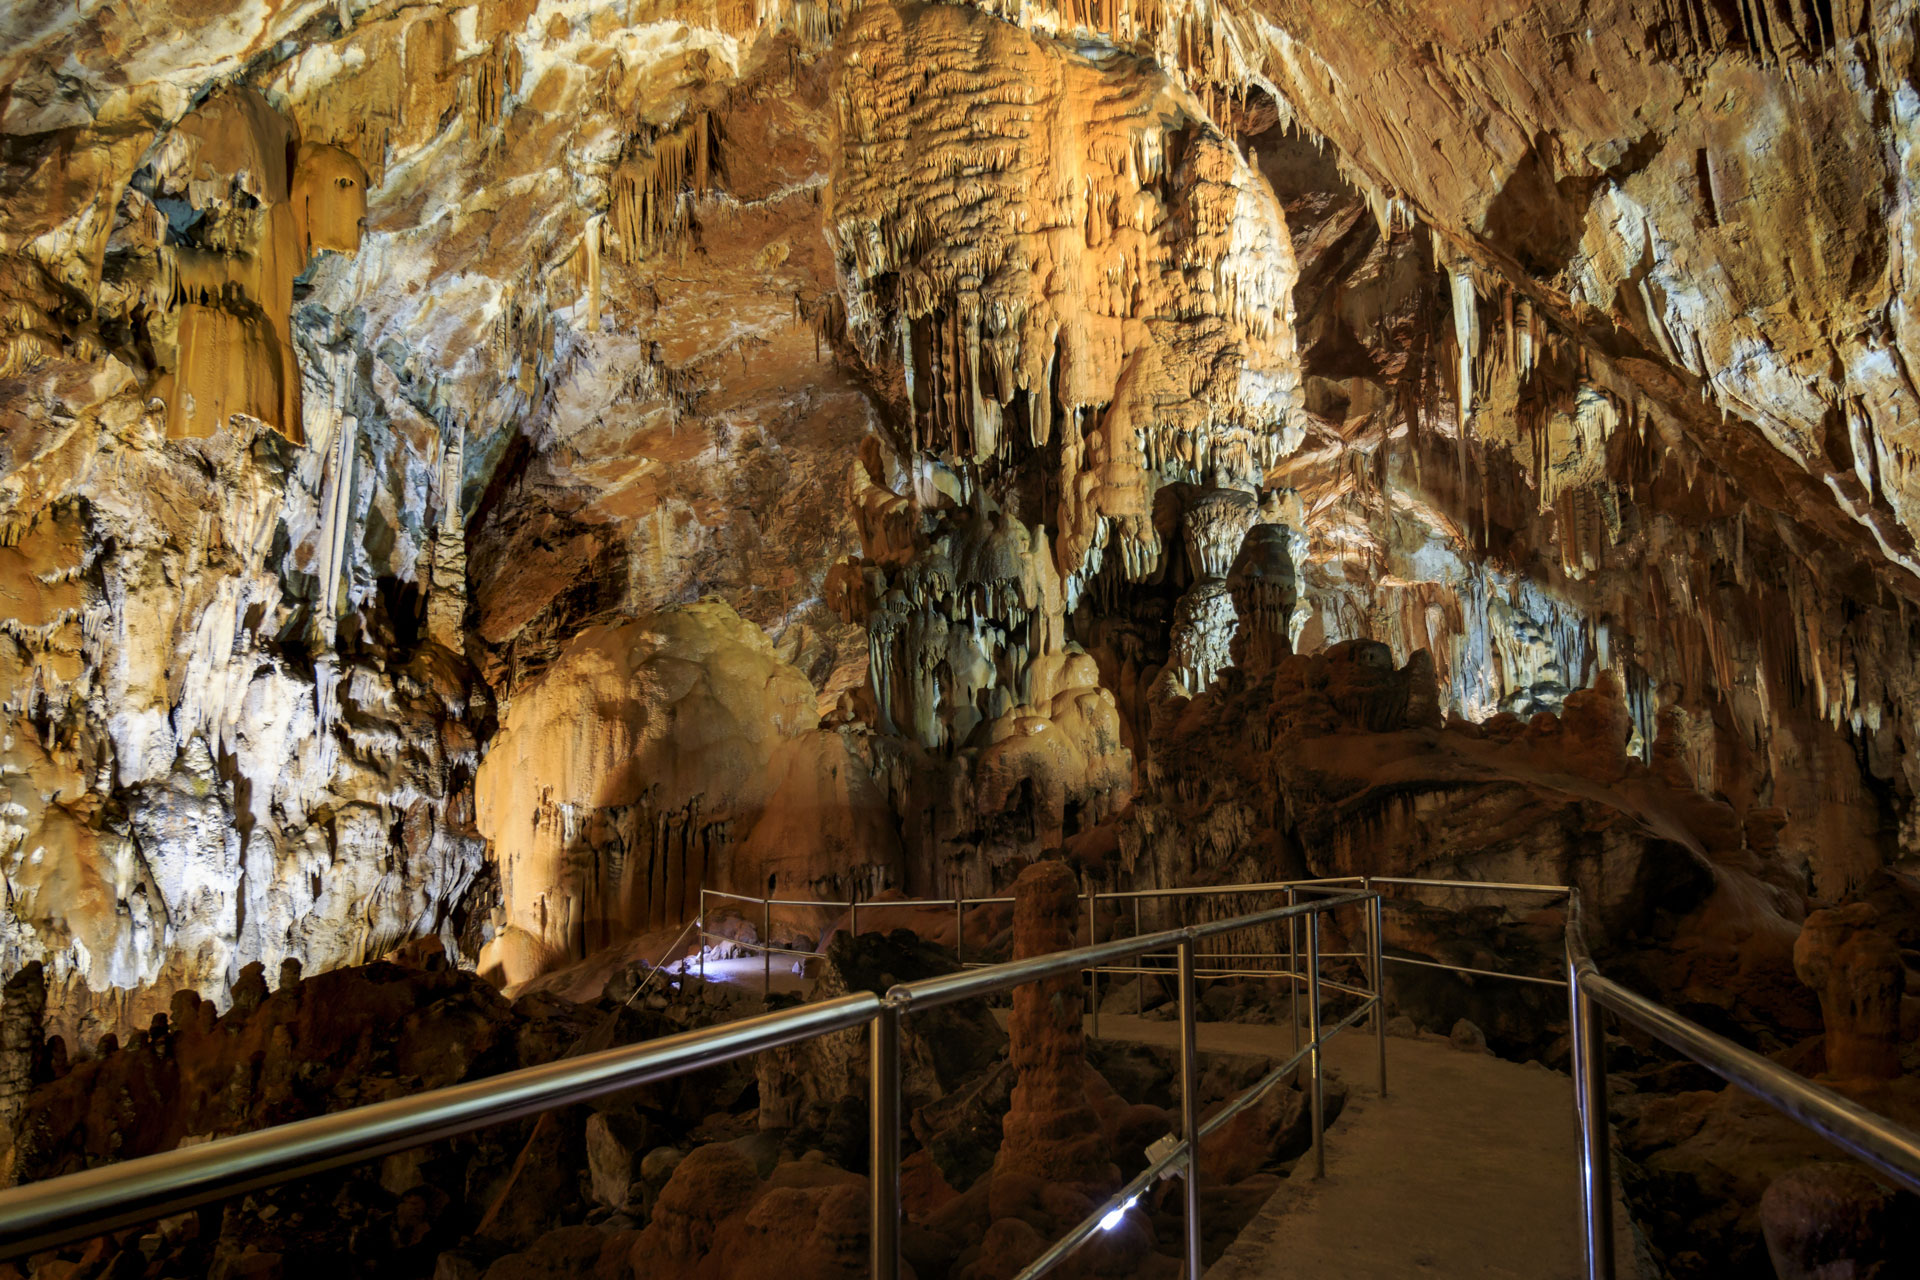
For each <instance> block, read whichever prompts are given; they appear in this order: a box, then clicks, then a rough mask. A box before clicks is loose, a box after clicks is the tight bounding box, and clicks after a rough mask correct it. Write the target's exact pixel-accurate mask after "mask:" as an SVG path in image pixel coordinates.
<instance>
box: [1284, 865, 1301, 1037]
mask: <svg viewBox="0 0 1920 1280" xmlns="http://www.w3.org/2000/svg"><path fill="white" fill-rule="evenodd" d="M1287 905H1288V906H1290V907H1291V906H1294V905H1296V900H1295V896H1294V891H1293V889H1292V888H1289V889H1288V890H1287ZM1298 925H1299V917H1298V916H1288V917H1287V1021H1288V1022H1291V1023H1292V1024H1293V1051H1294V1052H1295V1053H1298V1052H1300V930H1299V928H1298Z"/></svg>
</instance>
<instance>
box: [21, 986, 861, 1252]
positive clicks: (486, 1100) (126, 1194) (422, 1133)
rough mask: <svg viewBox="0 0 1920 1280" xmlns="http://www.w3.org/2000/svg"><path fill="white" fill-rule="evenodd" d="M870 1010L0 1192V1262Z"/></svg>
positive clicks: (402, 1102) (545, 1068)
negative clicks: (0, 1259)
mask: <svg viewBox="0 0 1920 1280" xmlns="http://www.w3.org/2000/svg"><path fill="white" fill-rule="evenodd" d="M879 1008H880V999H879V997H877V996H875V995H872V994H871V993H865V992H863V993H859V994H855V995H849V996H841V997H839V998H838V999H834V1000H823V1001H821V1002H819V1003H818V1004H809V1005H802V1006H800V1007H799V1008H796V1009H789V1010H783V1011H782V1012H779V1013H772V1014H767V1015H764V1016H762V1017H758V1018H747V1019H742V1020H741V1021H738V1022H729V1023H724V1024H722V1025H720V1026H716V1027H708V1028H703V1029H701V1030H698V1031H688V1032H684V1033H682V1034H680V1035H674V1036H667V1037H665V1038H663V1039H658V1040H649V1041H646V1042H645V1043H642V1044H635V1045H624V1046H622V1047H619V1048H615V1049H605V1050H602V1051H600V1052H599V1053H590V1054H586V1055H583V1056H581V1057H578V1058H562V1059H560V1060H558V1061H556V1062H549V1063H545V1064H543V1065H541V1066H537V1067H526V1068H523V1069H521V1070H518V1071H509V1072H506V1073H504V1074H502V1075H497V1076H491V1077H488V1078H487V1079H484V1080H475V1081H472V1082H470V1083H467V1084H459V1085H453V1086H451V1087H448V1088H445V1089H434V1090H430V1091H428V1092H426V1093H421V1094H416V1095H414V1096H412V1097H408V1098H395V1099H393V1100H391V1101H388V1102H376V1103H372V1104H370V1105H368V1106H364V1107H355V1108H353V1109H352V1110H350V1111H340V1112H335V1113H334V1114H332V1115H325V1116H315V1117H314V1118H312V1119H309V1120H296V1121H293V1122H291V1123H288V1124H282V1125H276V1126H274V1127H273V1128H271V1129H261V1130H259V1131H257V1132H254V1133H246V1134H239V1135H236V1136H234V1137H230V1138H217V1139H215V1140H214V1141H212V1142H207V1143H203V1144H201V1145H199V1146H194V1147H186V1148H182V1149H180V1150H176V1151H167V1152H163V1153H161V1154H159V1155H151V1156H142V1157H140V1158H138V1159H134V1160H127V1161H122V1162H121V1163H118V1164H110V1165H103V1166H101V1167H100V1168H97V1169H88V1170H86V1171H84V1172H82V1173H74V1174H68V1175H66V1176H64V1177H59V1178H51V1179H48V1180H47V1181H45V1182H35V1183H30V1184H28V1185H26V1186H24V1187H16V1188H14V1189H12V1190H10V1191H7V1192H4V1193H0V1258H16V1257H20V1256H21V1255H23V1254H30V1253H37V1252H39V1251H40V1250H42V1249H50V1248H53V1247H54V1246H56V1245H61V1244H66V1243H68V1242H70V1241H74V1240H79V1239H84V1238H86V1237H89V1236H97V1235H100V1234H101V1233H103V1232H106V1231H111V1230H114V1229H115V1228H118V1227H124V1226H130V1225H132V1224H134V1223H138V1222H144V1221H147V1220H149V1219H152V1218H157V1217H165V1216H167V1215H170V1214H173V1213H178V1212H180V1211H181V1210H184V1209H190V1208H193V1207H194V1206H196V1205H201V1204H205V1203H207V1202H208V1201H210V1200H218V1199H220V1198H222V1197H224V1196H230V1195H237V1194H239V1193H241V1192H245V1191H251V1190H254V1189H256V1188H259V1187H264V1186H269V1185H272V1184H274V1183H277V1182H283V1181H286V1180H287V1179H290V1178H296V1177H301V1176H304V1175H306V1174H313V1173H320V1172H324V1171H325V1170H328V1169H336V1168H339V1167H340V1166H342V1165H349V1164H358V1163H360V1162H362V1161H365V1160H370V1159H373V1158H375V1157H378V1156H383V1155H387V1154H389V1153H391V1152H394V1151H404V1150H406V1149H408V1148H409V1147H417V1146H420V1145H422V1144H424V1143H428V1142H433V1141H437V1140H438V1139H441V1138H450V1137H453V1136H455V1135H456V1134H461V1133H468V1132H471V1131H472V1130H475V1129H480V1128H484V1127H486V1126H488V1125H493V1124H500V1123H503V1122H505V1121H508V1120H517V1119H519V1118H521V1117H522V1116H527V1115H532V1114H534V1113H536V1112H540V1111H546V1110H548V1109H550V1108H553V1107H559V1106H566V1105H568V1104H571V1103H576V1102H585V1101H588V1100H590V1099H593V1098H598V1097H602V1096H604V1095H606V1094H609V1093H618V1092H620V1091H621V1090H623V1089H631V1088H634V1087H635V1086H637V1085H642V1084H646V1083H649V1082H650V1081H654V1080H661V1079H665V1078H667V1077H669V1076H675V1075H680V1074H683V1073H685V1072H688V1071H693V1070H696V1069H698V1068H700V1067H705V1066H711V1065H714V1064H716V1063H721V1062H729V1061H732V1060H733V1059H735V1058H741V1057H745V1056H746V1055H748V1054H751V1053H759V1052H761V1051H762V1050H765V1049H776V1048H779V1047H780V1046H782V1045H788V1044H793V1043H795V1042H796V1041H800V1040H806V1039H810V1038H812V1037H814V1036H818V1035H824V1034H826V1033H828V1032H832V1031H844V1030H848V1029H850V1028H853V1027H859V1026H864V1025H865V1024H866V1023H867V1022H868V1021H869V1020H870V1019H871V1018H872V1017H873V1016H874V1014H875V1013H876V1012H877V1011H878V1010H879Z"/></svg>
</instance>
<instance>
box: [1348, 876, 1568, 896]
mask: <svg viewBox="0 0 1920 1280" xmlns="http://www.w3.org/2000/svg"><path fill="white" fill-rule="evenodd" d="M1367 883H1368V884H1399V885H1417V886H1419V887H1420V888H1423V889H1495V890H1499V891H1502V892H1505V893H1544V894H1549V895H1552V896H1554V897H1561V898H1564V897H1566V896H1567V894H1568V893H1570V892H1572V890H1570V889H1568V888H1567V886H1566V885H1563V884H1508V883H1505V882H1503V881H1498V880H1420V879H1416V878H1414V877H1411V876H1368V877H1367Z"/></svg>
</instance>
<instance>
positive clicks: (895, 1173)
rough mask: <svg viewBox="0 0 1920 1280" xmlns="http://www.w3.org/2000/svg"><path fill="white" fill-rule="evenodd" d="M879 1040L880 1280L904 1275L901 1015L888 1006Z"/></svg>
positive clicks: (880, 1016) (876, 1169)
mask: <svg viewBox="0 0 1920 1280" xmlns="http://www.w3.org/2000/svg"><path fill="white" fill-rule="evenodd" d="M869 1030H870V1033H871V1035H872V1037H873V1061H872V1075H871V1078H870V1084H871V1087H872V1090H873V1109H872V1115H871V1116H870V1117H869V1119H870V1124H869V1127H870V1128H871V1129H872V1134H871V1139H870V1140H871V1143H872V1148H871V1158H870V1159H869V1160H868V1162H867V1175H868V1178H867V1180H868V1182H869V1183H870V1184H871V1185H872V1188H873V1228H872V1252H873V1267H872V1271H873V1275H874V1280H899V1276H900V1011H899V1010H898V1009H895V1008H892V1007H891V1006H882V1007H881V1010H880V1012H879V1013H877V1014H875V1015H874V1019H873V1023H872V1025H871V1027H870V1028H869Z"/></svg>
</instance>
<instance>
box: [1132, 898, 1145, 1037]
mask: <svg viewBox="0 0 1920 1280" xmlns="http://www.w3.org/2000/svg"><path fill="white" fill-rule="evenodd" d="M1133 936H1140V900H1139V898H1135V900H1133ZM1133 967H1135V969H1146V967H1148V965H1146V956H1140V958H1137V960H1135V961H1133ZM1133 994H1135V996H1137V1004H1135V1009H1133V1011H1135V1013H1146V975H1144V973H1137V975H1135V983H1133Z"/></svg>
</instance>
